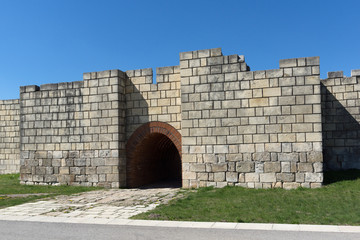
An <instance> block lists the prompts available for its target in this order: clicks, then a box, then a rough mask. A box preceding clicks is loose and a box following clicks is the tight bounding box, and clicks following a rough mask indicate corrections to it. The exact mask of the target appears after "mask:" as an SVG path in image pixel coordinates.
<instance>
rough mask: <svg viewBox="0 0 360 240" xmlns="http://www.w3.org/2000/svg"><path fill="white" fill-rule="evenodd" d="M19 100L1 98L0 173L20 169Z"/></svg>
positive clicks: (13, 171)
mask: <svg viewBox="0 0 360 240" xmlns="http://www.w3.org/2000/svg"><path fill="white" fill-rule="evenodd" d="M19 121H20V104H19V100H0V174H7V173H18V172H19V171H20V131H19V126H20V125H19Z"/></svg>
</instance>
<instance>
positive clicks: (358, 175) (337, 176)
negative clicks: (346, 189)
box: [324, 169, 360, 185]
mask: <svg viewBox="0 0 360 240" xmlns="http://www.w3.org/2000/svg"><path fill="white" fill-rule="evenodd" d="M356 179H360V170H358V169H351V170H342V171H326V172H324V185H329V184H331V183H335V182H341V181H347V180H356Z"/></svg>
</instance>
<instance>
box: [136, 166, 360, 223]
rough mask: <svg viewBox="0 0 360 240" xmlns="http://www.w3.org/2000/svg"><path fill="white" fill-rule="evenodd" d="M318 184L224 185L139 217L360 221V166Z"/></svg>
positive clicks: (261, 220) (319, 221)
mask: <svg viewBox="0 0 360 240" xmlns="http://www.w3.org/2000/svg"><path fill="white" fill-rule="evenodd" d="M324 178H325V180H324V182H325V184H326V185H325V186H324V187H323V188H318V189H304V188H299V189H294V190H284V189H246V188H241V187H225V188H222V189H215V188H200V189H199V190H197V191H188V192H187V193H186V197H185V198H183V199H178V200H174V201H172V202H170V203H169V204H167V205H162V206H159V207H157V208H156V209H154V210H152V211H150V212H147V213H143V214H140V215H137V216H134V217H133V218H134V219H158V220H179V221H220V222H246V223H291V224H332V225H360V171H355V170H354V171H344V172H329V173H326V175H325V176H324Z"/></svg>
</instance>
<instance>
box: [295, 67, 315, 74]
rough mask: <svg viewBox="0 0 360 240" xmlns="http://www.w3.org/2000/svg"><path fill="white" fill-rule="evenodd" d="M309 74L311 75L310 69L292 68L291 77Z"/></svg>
mask: <svg viewBox="0 0 360 240" xmlns="http://www.w3.org/2000/svg"><path fill="white" fill-rule="evenodd" d="M311 74H312V72H311V67H295V68H293V76H310V75H311Z"/></svg>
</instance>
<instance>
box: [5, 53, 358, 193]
mask: <svg viewBox="0 0 360 240" xmlns="http://www.w3.org/2000/svg"><path fill="white" fill-rule="evenodd" d="M319 68H320V60H319V57H305V58H293V59H283V60H280V66H279V69H272V70H263V71H250V67H249V66H248V65H247V64H246V62H245V57H244V56H243V55H230V56H224V55H223V54H222V52H221V49H220V48H214V49H206V50H199V51H191V52H183V53H180V62H179V66H171V67H161V68H157V69H156V82H157V83H155V84H154V83H153V80H154V79H153V71H152V69H139V70H129V71H126V72H123V71H120V70H109V71H102V72H91V73H85V74H84V79H83V81H79V82H68V83H58V84H45V85H42V86H40V87H38V86H25V87H21V89H20V100H7V101H1V102H0V119H1V120H2V121H1V125H0V130H1V131H0V145H1V146H2V147H1V148H0V171H2V172H0V173H5V172H6V171H8V172H10V171H9V169H12V170H11V171H12V172H14V171H18V170H17V169H19V164H20V165H21V167H20V173H21V180H22V183H24V184H70V185H85V186H105V187H112V188H118V187H126V186H129V185H128V183H127V177H128V176H129V174H132V172H129V171H136V174H140V175H144V176H147V177H145V178H144V179H155V177H154V176H152V175H158V173H151V172H149V171H150V170H149V169H150V167H149V168H148V167H144V166H152V165H155V161H156V159H155V158H157V157H159V158H160V157H161V158H162V160H164V159H165V162H166V161H168V160H169V159H167V158H166V156H165V157H164V156H163V155H174V156H175V155H176V154H175V152H176V151H177V152H178V155H179V156H180V157H179V159H178V160H176V161H181V170H179V171H181V176H182V177H181V182H182V183H181V184H182V186H183V187H185V188H190V187H201V186H216V187H223V186H226V185H237V186H243V187H249V188H273V187H282V188H286V189H288V188H296V187H300V186H301V187H320V186H321V185H322V182H323V170H324V169H325V170H326V169H350V168H360V145H359V142H360V141H359V136H360V130H359V129H360V127H359V121H360V117H359V116H360V113H359V109H360V93H359V90H360V88H359V86H360V85H359V78H360V71H359V70H353V71H352V76H351V77H344V76H343V74H342V72H330V73H329V74H328V78H327V79H325V80H320V70H319ZM149 124H153V126H160V125H161V126H163V127H162V128H161V129H160V128H156V127H155V128H148V129H150V130H149V131H148V136H134V134H135V135H136V134H138V133H139V132H141V131H137V130H139V129H143V128H144V126H150V125H149ZM151 129H155V130H154V131H152V130H151ZM167 129H173V130H171V132H169V131H168V132H167V133H166V134H165V133H164V132H162V131H167ZM176 131H177V132H176ZM172 134H174V135H176V136H178V135H179V136H181V137H176V138H174V139H176V142H174V140H173V139H172V136H173V135H172ZM160 135H162V137H160ZM130 139H136V141H135V143H136V146H132V147H131V148H129V149H131V151H134V152H136V154H137V155H136V156H138V157H136V158H133V159H134V160H133V159H132V158H127V156H131V155H133V154H132V153H128V152H127V148H126V146H127V144H128V141H129V140H130ZM152 141H159V143H158V145H159V147H156V148H155V145H151V144H153V143H151V142H152ZM150 143H151V144H150ZM179 144H181V151H179V149H178V146H179ZM172 145H175V146H177V148H176V147H172ZM154 149H155V150H154ZM158 149H159V150H158ZM161 149H163V150H161ZM145 150H146V151H148V152H144V153H143V154H141V151H145ZM139 151H140V153H139ZM154 151H164V152H163V153H155V152H154ZM19 154H20V155H19ZM149 155H153V156H152V158H151V157H150V158H149V159H151V160H149V159H147V157H146V156H149ZM154 156H155V157H154ZM168 158H169V156H168ZM154 159H155V160H154ZM128 161H134V162H128ZM136 161H137V162H136ZM139 161H150V162H148V163H146V164H140V162H139ZM151 161H154V162H151ZM176 161H174V162H173V163H171V164H169V165H171V166H176ZM160 162H161V161H160ZM169 162H170V161H169ZM129 165H131V168H127V166H129ZM171 166H170V167H169V168H167V169H164V170H163V171H167V172H173V171H174V169H170V168H171ZM5 169H6V171H5ZM129 169H131V170H129ZM175 170H176V171H177V168H176V169H175ZM136 174H135V175H132V176H135V177H136V176H140V175H136ZM151 174H152V175H151Z"/></svg>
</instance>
